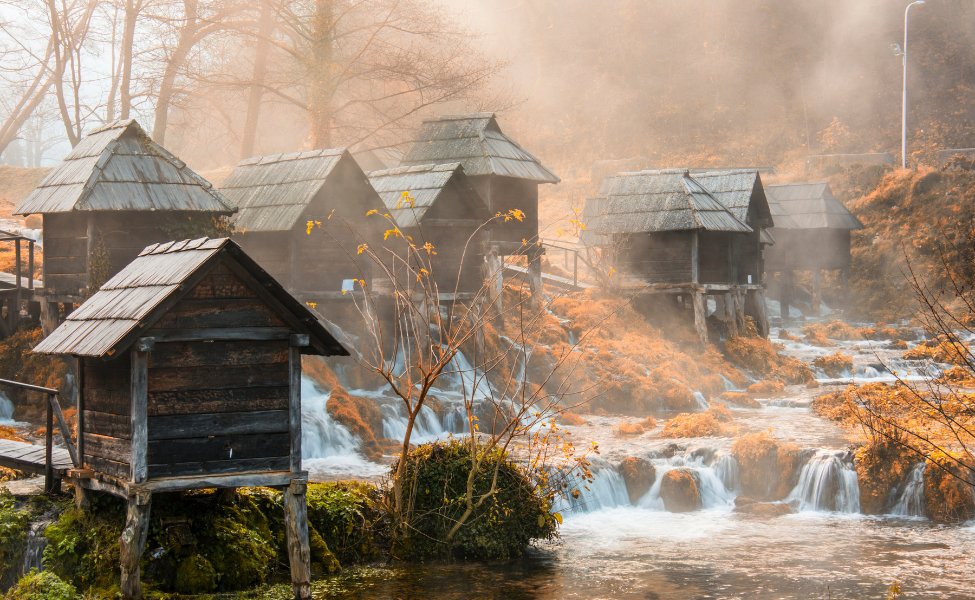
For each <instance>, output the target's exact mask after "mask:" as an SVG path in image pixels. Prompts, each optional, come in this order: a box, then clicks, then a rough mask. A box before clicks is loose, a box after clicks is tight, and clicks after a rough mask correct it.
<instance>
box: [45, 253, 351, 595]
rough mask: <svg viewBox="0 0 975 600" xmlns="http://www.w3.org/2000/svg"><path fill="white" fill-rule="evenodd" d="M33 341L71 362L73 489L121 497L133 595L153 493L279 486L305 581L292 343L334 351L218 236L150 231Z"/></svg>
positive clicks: (126, 585) (305, 350)
mask: <svg viewBox="0 0 975 600" xmlns="http://www.w3.org/2000/svg"><path fill="white" fill-rule="evenodd" d="M34 351H35V352H39V353H45V354H59V355H68V356H72V357H74V358H75V360H76V361H77V363H78V367H79V369H78V372H79V373H80V379H81V381H80V383H79V394H78V417H79V419H78V431H79V442H78V456H79V457H80V462H81V465H82V467H81V468H80V469H76V470H73V471H69V473H68V479H69V480H70V481H72V482H73V483H74V484H75V485H76V489H79V490H83V489H87V490H102V491H107V492H109V493H112V494H115V495H117V496H121V497H122V498H125V499H126V500H127V501H128V516H127V519H126V526H125V530H124V532H123V534H122V545H123V551H122V591H123V594H124V595H125V596H126V597H130V598H137V597H139V593H140V586H139V557H140V556H141V554H142V550H143V547H144V545H145V540H146V530H147V527H148V514H149V506H150V502H151V495H152V494H153V493H154V492H164V491H177V490H189V489H197V488H214V487H239V486H280V487H284V486H287V491H286V492H285V510H286V515H287V520H288V534H289V542H288V548H289V552H290V554H291V556H290V558H291V564H292V578H293V581H294V583H295V586H296V594H297V593H298V592H299V591H300V592H301V593H300V596H301V597H310V594H309V593H308V569H309V566H308V556H309V555H308V545H307V544H308V541H307V537H308V532H307V523H306V521H305V510H306V509H305V485H306V482H307V474H306V473H305V472H303V471H302V469H301V385H300V379H301V355H302V354H316V355H345V354H347V352H346V350H345V349H344V348H343V347H342V346H341V345H340V344H339V343H338V342H337V341H336V340H335V338H333V337H332V335H331V334H330V333H329V332H328V331H327V330H326V329H325V328H324V327H323V326H322V324H321V322H320V321H319V319H318V318H317V317H316V315H315V314H314V313H312V312H311V311H309V310H308V309H307V308H305V306H304V305H303V304H302V303H301V302H299V301H297V300H296V299H295V298H293V297H292V296H291V295H290V294H288V293H287V292H286V291H285V290H284V288H283V287H282V286H281V285H280V284H279V283H278V282H277V281H276V280H275V279H274V278H273V277H271V276H270V275H269V274H268V273H267V272H266V271H265V270H264V269H262V268H261V267H260V266H258V265H257V263H255V262H254V261H253V260H252V259H251V258H250V257H248V256H247V255H246V254H245V253H244V252H243V251H242V250H241V249H240V247H239V246H238V245H237V244H236V243H234V242H233V241H231V240H229V239H226V238H224V239H207V238H201V239H197V240H192V241H190V240H186V241H182V242H167V243H164V244H153V245H151V246H149V247H147V248H145V250H143V251H142V253H141V254H139V256H138V257H137V258H136V259H135V260H133V261H132V262H131V263H130V264H129V265H128V266H127V267H125V268H124V269H122V271H120V272H119V273H118V274H116V275H115V276H114V277H112V278H111V279H109V280H108V281H107V282H106V283H105V284H104V285H103V286H102V288H101V289H100V290H99V291H98V292H97V293H95V294H94V295H93V296H92V297H91V298H89V299H88V300H87V301H85V303H84V304H82V305H81V306H80V307H79V308H78V309H77V310H75V311H74V312H72V313H71V314H70V315H68V317H67V319H66V320H65V321H64V323H62V324H61V326H59V327H58V328H57V329H56V330H55V331H54V332H53V333H52V334H51V335H50V336H48V337H47V338H46V339H45V340H44V341H42V342H41V343H40V344H39V345H38V346H37V347H36V348H35V349H34Z"/></svg>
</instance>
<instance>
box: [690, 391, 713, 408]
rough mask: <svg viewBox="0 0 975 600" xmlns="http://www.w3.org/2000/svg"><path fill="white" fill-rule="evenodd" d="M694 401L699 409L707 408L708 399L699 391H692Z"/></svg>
mask: <svg viewBox="0 0 975 600" xmlns="http://www.w3.org/2000/svg"><path fill="white" fill-rule="evenodd" d="M694 402H696V403H697V407H698V408H700V409H701V410H707V409H708V408H709V405H708V399H707V398H705V397H704V394H702V393H701V392H694Z"/></svg>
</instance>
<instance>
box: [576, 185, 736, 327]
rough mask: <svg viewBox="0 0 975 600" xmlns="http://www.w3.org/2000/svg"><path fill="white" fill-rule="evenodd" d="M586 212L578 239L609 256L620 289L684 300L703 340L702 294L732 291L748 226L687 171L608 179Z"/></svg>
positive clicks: (721, 293) (705, 295)
mask: <svg viewBox="0 0 975 600" xmlns="http://www.w3.org/2000/svg"><path fill="white" fill-rule="evenodd" d="M585 217H586V219H587V222H586V232H587V233H586V236H584V240H586V241H588V242H589V243H595V244H598V245H600V246H602V251H603V252H609V253H611V255H612V256H613V261H614V262H615V264H616V268H617V269H618V270H619V272H620V274H621V280H622V281H623V283H622V285H623V287H624V288H625V289H629V290H631V291H648V292H654V293H668V294H677V295H678V296H680V297H681V300H682V301H683V300H688V299H689V300H691V301H692V304H693V309H694V323H695V327H696V328H697V331H698V334H699V336H700V337H701V339H702V340H703V341H706V340H707V327H706V324H705V317H706V297H707V296H708V295H726V294H729V293H731V292H733V291H734V290H736V289H737V286H738V272H739V270H738V267H737V265H736V264H735V263H734V247H735V245H736V244H737V243H738V241H739V240H740V239H743V238H744V239H750V238H751V237H753V235H754V233H755V230H754V229H752V228H751V227H749V226H748V225H747V224H746V223H744V222H742V221H741V220H739V219H738V218H737V217H736V216H735V215H734V214H732V213H731V211H729V210H728V209H727V208H726V207H725V206H724V205H723V204H722V203H721V202H719V201H718V200H717V199H716V198H715V197H714V195H712V194H711V193H710V192H709V191H708V190H707V189H706V188H705V187H704V186H703V185H702V184H701V183H700V182H698V181H697V180H696V179H695V178H694V177H693V176H692V175H691V174H690V173H688V172H686V171H673V170H668V171H637V172H631V173H619V174H617V175H615V176H613V177H609V178H607V179H606V180H605V181H604V182H603V185H602V187H601V188H600V195H599V197H598V198H596V199H594V200H590V203H589V205H588V206H587V208H586V209H585ZM730 306H735V305H734V303H733V302H732V303H731V304H730ZM734 320H735V321H736V322H737V317H736V318H735V319H734Z"/></svg>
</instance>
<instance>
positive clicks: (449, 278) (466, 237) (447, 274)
mask: <svg viewBox="0 0 975 600" xmlns="http://www.w3.org/2000/svg"><path fill="white" fill-rule="evenodd" d="M459 194H460V191H459V190H458V189H456V188H455V187H449V188H448V189H446V190H444V191H443V192H442V195H441V197H440V198H439V200H438V201H437V203H436V204H435V205H434V206H433V207H432V208H430V210H428V211H427V213H426V214H425V215H424V217H423V223H422V224H421V226H420V227H419V228H417V229H415V230H411V231H410V232H409V233H410V235H412V236H413V238H414V239H415V240H416V243H417V245H420V246H422V245H423V244H424V243H425V242H430V243H431V244H433V246H434V248H435V252H436V254H433V255H432V256H430V265H431V267H432V268H433V275H434V280H435V281H436V282H437V288H438V289H439V291H440V293H441V294H452V293H454V290H455V289H456V291H457V292H458V293H475V292H477V291H478V290H480V289H481V287H482V286H483V285H484V274H483V269H482V267H483V265H484V241H485V239H486V235H487V232H486V231H485V230H484V229H483V228H481V226H482V225H484V221H483V219H482V218H479V217H478V213H477V212H476V211H475V210H474V209H472V208H471V207H470V205H469V202H470V201H471V200H470V199H462V198H461V197H460V195H459ZM476 200H477V201H478V202H480V201H481V200H480V199H476ZM479 228H481V229H479ZM458 275H459V276H460V279H459V282H458Z"/></svg>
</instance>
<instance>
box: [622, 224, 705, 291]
mask: <svg viewBox="0 0 975 600" xmlns="http://www.w3.org/2000/svg"><path fill="white" fill-rule="evenodd" d="M692 239H693V234H692V233H691V232H665V233H656V234H645V233H643V234H636V235H631V236H628V237H627V238H625V239H623V240H621V241H620V244H621V247H620V249H619V256H620V265H621V266H622V269H623V271H624V273H625V274H626V275H630V276H632V277H635V278H638V279H642V280H643V281H646V282H648V283H690V281H691V243H692Z"/></svg>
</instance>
